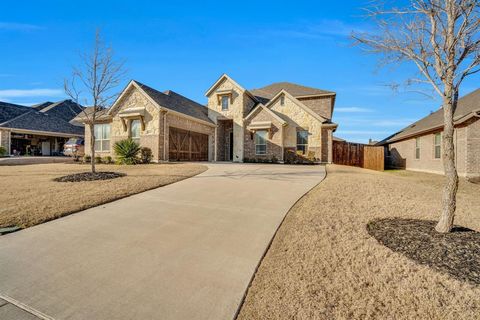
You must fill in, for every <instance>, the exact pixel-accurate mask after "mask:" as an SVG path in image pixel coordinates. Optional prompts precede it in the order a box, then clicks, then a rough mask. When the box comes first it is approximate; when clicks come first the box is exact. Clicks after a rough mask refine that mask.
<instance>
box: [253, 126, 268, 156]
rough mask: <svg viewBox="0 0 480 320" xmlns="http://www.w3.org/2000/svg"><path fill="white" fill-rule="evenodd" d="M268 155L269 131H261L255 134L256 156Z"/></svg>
mask: <svg viewBox="0 0 480 320" xmlns="http://www.w3.org/2000/svg"><path fill="white" fill-rule="evenodd" d="M266 153H267V131H264V130H261V131H256V132H255V154H257V155H260V154H266Z"/></svg>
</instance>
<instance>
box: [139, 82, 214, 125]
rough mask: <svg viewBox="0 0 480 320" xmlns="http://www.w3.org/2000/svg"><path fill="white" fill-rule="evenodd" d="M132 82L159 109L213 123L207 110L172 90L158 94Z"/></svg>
mask: <svg viewBox="0 0 480 320" xmlns="http://www.w3.org/2000/svg"><path fill="white" fill-rule="evenodd" d="M133 82H135V83H136V84H137V85H138V86H139V87H140V88H141V89H142V90H143V91H144V92H145V93H146V94H147V95H148V96H149V97H150V98H152V100H153V101H155V102H156V103H157V104H158V105H160V106H161V107H164V108H166V109H169V110H172V111H176V112H179V113H183V114H185V115H188V116H191V117H193V118H197V119H199V120H203V121H206V122H209V123H213V122H212V120H210V118H209V117H208V110H207V108H206V107H205V106H204V105H201V104H200V103H197V102H195V101H193V100H190V99H188V98H186V97H184V96H182V95H181V94H178V93H176V92H174V91H172V90H167V91H165V92H160V91H158V90H155V89H153V88H151V87H149V86H147V85H144V84H143V83H140V82H138V81H135V80H133Z"/></svg>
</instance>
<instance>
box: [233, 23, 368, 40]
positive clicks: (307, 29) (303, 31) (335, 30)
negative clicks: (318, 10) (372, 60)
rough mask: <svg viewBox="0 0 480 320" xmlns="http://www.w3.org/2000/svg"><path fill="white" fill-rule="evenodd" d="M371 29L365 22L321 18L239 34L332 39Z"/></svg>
mask: <svg viewBox="0 0 480 320" xmlns="http://www.w3.org/2000/svg"><path fill="white" fill-rule="evenodd" d="M368 30H371V28H370V27H369V26H367V25H366V24H349V23H346V22H344V21H341V20H335V19H322V20H320V21H317V22H309V23H303V24H301V23H297V24H295V25H285V26H284V27H280V28H276V29H264V30H255V32H254V33H253V34H248V35H246V34H245V35H241V36H244V37H249V38H251V37H255V38H270V37H283V38H296V39H332V38H336V37H342V38H348V37H350V35H351V34H352V33H354V32H355V33H364V32H367V31H368Z"/></svg>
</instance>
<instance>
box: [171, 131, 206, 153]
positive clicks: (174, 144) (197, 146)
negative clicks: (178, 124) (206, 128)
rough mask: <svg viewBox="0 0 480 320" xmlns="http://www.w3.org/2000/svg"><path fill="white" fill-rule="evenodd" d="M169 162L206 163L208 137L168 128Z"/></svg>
mask: <svg viewBox="0 0 480 320" xmlns="http://www.w3.org/2000/svg"><path fill="white" fill-rule="evenodd" d="M169 136H170V139H169V150H168V151H169V159H170V161H208V135H206V134H201V133H197V132H192V131H187V130H182V129H177V128H170V131H169Z"/></svg>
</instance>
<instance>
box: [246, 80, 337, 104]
mask: <svg viewBox="0 0 480 320" xmlns="http://www.w3.org/2000/svg"><path fill="white" fill-rule="evenodd" d="M281 90H285V91H287V92H288V93H290V94H291V95H292V96H294V97H301V96H311V95H325V94H332V95H334V94H335V92H332V91H327V90H321V89H316V88H311V87H306V86H302V85H299V84H295V83H290V82H276V83H272V84H271V85H268V86H266V87H263V88H259V89H252V90H249V91H250V93H251V94H253V95H254V96H256V97H257V98H260V99H263V100H265V99H267V100H270V99H272V98H273V97H274V96H276V95H277V93H279V92H280V91H281Z"/></svg>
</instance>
